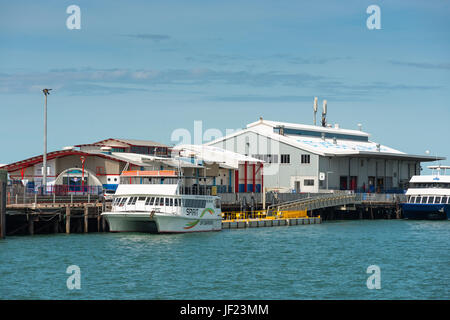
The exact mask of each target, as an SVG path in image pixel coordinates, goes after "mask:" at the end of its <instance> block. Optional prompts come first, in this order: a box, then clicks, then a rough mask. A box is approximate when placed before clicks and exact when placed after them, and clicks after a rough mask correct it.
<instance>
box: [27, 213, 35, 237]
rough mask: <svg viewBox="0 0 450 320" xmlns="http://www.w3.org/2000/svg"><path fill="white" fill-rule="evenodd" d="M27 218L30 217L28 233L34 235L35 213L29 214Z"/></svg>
mask: <svg viewBox="0 0 450 320" xmlns="http://www.w3.org/2000/svg"><path fill="white" fill-rule="evenodd" d="M27 219H28V233H29V234H30V236H32V235H34V219H33V215H31V214H29V215H27Z"/></svg>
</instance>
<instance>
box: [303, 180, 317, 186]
mask: <svg viewBox="0 0 450 320" xmlns="http://www.w3.org/2000/svg"><path fill="white" fill-rule="evenodd" d="M303 185H304V186H305V187H312V186H314V179H305V180H303Z"/></svg>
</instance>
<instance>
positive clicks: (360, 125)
mask: <svg viewBox="0 0 450 320" xmlns="http://www.w3.org/2000/svg"><path fill="white" fill-rule="evenodd" d="M358 128H359V131H362V124H361V123H358Z"/></svg>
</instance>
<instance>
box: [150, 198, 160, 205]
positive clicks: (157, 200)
mask: <svg viewBox="0 0 450 320" xmlns="http://www.w3.org/2000/svg"><path fill="white" fill-rule="evenodd" d="M150 204H151V205H155V206H159V198H158V197H155V201H154V203H150Z"/></svg>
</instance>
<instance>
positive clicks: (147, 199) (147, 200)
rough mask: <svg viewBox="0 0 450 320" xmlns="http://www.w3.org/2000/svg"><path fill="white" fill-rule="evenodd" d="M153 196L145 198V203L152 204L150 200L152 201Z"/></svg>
mask: <svg viewBox="0 0 450 320" xmlns="http://www.w3.org/2000/svg"><path fill="white" fill-rule="evenodd" d="M152 199H153V197H148V198H146V200H145V205H146V206H148V205H149V204H150V201H152Z"/></svg>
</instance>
